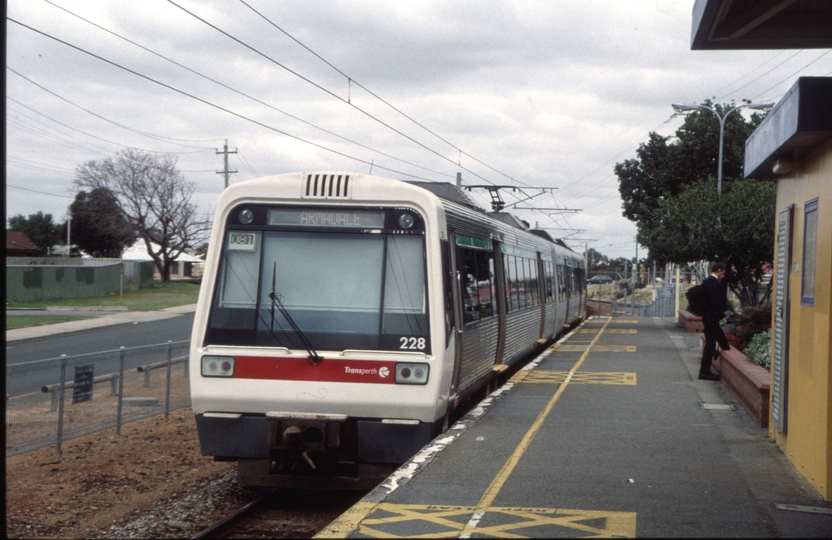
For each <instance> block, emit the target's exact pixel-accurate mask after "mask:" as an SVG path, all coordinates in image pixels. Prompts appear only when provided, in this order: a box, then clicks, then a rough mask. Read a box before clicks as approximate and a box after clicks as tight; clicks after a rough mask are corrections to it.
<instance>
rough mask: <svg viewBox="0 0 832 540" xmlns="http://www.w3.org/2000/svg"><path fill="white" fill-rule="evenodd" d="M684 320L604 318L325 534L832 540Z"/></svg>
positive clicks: (817, 506)
mask: <svg viewBox="0 0 832 540" xmlns="http://www.w3.org/2000/svg"><path fill="white" fill-rule="evenodd" d="M700 354H701V353H700V347H699V336H698V334H687V333H685V332H683V331H682V330H681V329H680V328H678V326H677V324H676V321H675V319H663V318H652V317H641V318H634V317H627V316H620V317H615V318H612V319H610V318H607V317H600V318H592V319H589V320H588V321H586V322H585V323H584V324H583V325H581V326H580V327H579V328H577V329H576V330H574V331H573V332H572V333H570V334H569V335H568V336H566V337H565V338H564V339H562V340H561V341H559V342H558V343H557V344H555V345H553V346H552V347H550V348H549V349H548V350H547V351H546V352H545V353H543V354H542V355H541V356H540V357H538V358H537V359H536V360H535V361H533V362H532V363H531V364H529V366H527V368H525V369H524V370H521V371H519V372H517V373H516V374H515V375H514V376H513V377H512V379H511V380H510V381H509V383H507V384H506V385H504V386H503V387H502V388H501V389H499V390H497V391H496V392H494V393H493V394H492V395H491V396H490V397H489V398H487V399H486V400H485V401H484V402H483V403H482V405H481V406H480V407H478V408H477V409H475V410H473V411H471V412H470V413H469V414H468V415H466V416H465V417H464V418H463V419H461V420H460V421H459V422H458V423H457V424H455V425H454V426H452V428H451V429H450V430H449V431H448V432H446V433H445V434H443V435H441V436H440V437H438V438H437V439H436V440H434V441H433V443H432V444H431V445H429V446H427V447H425V448H424V449H423V450H422V451H421V452H420V453H419V454H417V455H416V456H415V457H414V458H413V459H412V460H411V461H410V462H408V463H406V464H405V465H403V466H402V467H401V468H400V469H399V470H398V471H396V473H394V474H393V475H392V476H391V477H390V478H388V479H387V480H386V481H385V482H384V483H383V484H382V485H380V486H379V487H378V488H376V489H375V490H373V491H372V492H370V493H369V494H368V495H367V496H365V497H364V498H363V499H362V500H361V501H359V503H357V504H356V505H355V506H353V507H352V508H351V509H350V510H349V511H348V512H346V513H345V514H343V515H342V516H341V517H340V518H339V519H338V520H336V521H334V522H333V523H331V524H330V525H329V526H328V527H327V528H325V529H324V530H323V531H321V532H320V533H319V534H318V537H323V538H326V537H338V538H344V537H350V538H374V537H387V538H390V537H401V538H406V537H419V536H422V537H446V538H447V537H453V538H489V537H492V538H493V537H512V538H519V537H529V538H558V537H568V538H579V537H744V538H829V537H832V503H828V502H825V501H824V500H823V498H822V497H821V495H820V494H819V493H818V491H817V490H816V489H815V488H813V487H812V486H811V484H809V483H808V482H807V481H806V480H805V479H804V478H803V477H802V476H801V474H800V473H799V472H798V471H797V470H796V468H795V467H794V465H792V464H791V463H790V462H789V461H788V460H787V459H786V458H785V457H784V456H783V454H782V452H781V451H780V449H779V448H778V447H777V445H775V444H774V443H773V442H772V441H771V440H770V439H769V438H768V431H767V429H766V428H762V427H760V426H759V425H758V424H757V423H756V422H755V420H754V419H753V418H752V416H751V415H750V414H749V413H748V412H747V411H746V410H745V409H744V408H743V405H742V404H741V403H740V402H739V401H738V400H737V399H736V398H735V397H734V395H733V394H732V393H731V391H730V390H729V389H728V388H727V387H726V386H725V385H724V384H723V383H722V382H711V381H701V380H698V378H697V375H698V367H699V357H700Z"/></svg>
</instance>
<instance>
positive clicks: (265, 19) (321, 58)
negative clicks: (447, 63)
mask: <svg viewBox="0 0 832 540" xmlns="http://www.w3.org/2000/svg"><path fill="white" fill-rule="evenodd" d="M168 1H170V0H168ZM239 1H240V3H241V4H243V5H244V6H246V7H247V8H249V9H250V10H251V11H253V12H254V13H256V14H257V15H258V16H259V17H261V18H262V19H263V20H264V21H266V22H267V23H269V24H270V25H272V26H273V27H274V28H276V29H277V30H279V31H280V32H282V33H283V34H284V35H285V36H286V37H288V38H289V39H291V40H292V41H294V42H295V43H297V44H298V45H300V46H301V47H303V48H304V49H306V50H307V51H309V52H310V53H311V54H312V55H314V56H315V57H316V58H318V59H319V60H320V61H321V62H323V63H324V64H326V65H327V66H329V67H331V68H332V69H333V70H335V71H336V72H337V73H338V74H339V75H341V76H343V77H344V78H346V79H347V82H348V84H355V85H356V86H357V87H359V88H361V89H362V90H364V91H365V92H367V93H368V94H370V95H371V96H373V97H374V98H376V99H377V100H379V101H380V102H382V103H383V104H385V105H386V106H388V107H390V108H391V109H393V110H394V111H396V112H397V113H398V114H400V115H402V116H403V117H404V118H406V119H408V120H410V121H411V122H412V123H414V124H415V125H417V126H418V127H420V128H422V129H423V130H425V131H426V132H428V133H430V134H431V135H433V136H434V137H436V138H437V139H439V140H440V141H442V142H443V143H445V144H447V145H448V146H450V147H451V148H453V149H454V150H456V151H457V152H459V153H460V154H464V155H465V156H466V157H469V158H471V159H472V160H474V161H476V162H477V163H479V164H480V165H482V166H484V167H487V168H488V169H491V170H492V171H494V172H495V173H497V174H499V175H502V176H504V177H506V178H508V179H509V180H511V181H513V182H517V183H519V184H522V185H526V186H528V184H525V183H524V182H521V181H519V180H517V179H515V178H513V177H511V176H509V175H508V174H506V173H503V172H501V171H499V170H497V169H495V168H494V167H492V166H490V165H488V164H487V163H485V162H483V161H481V160H479V159H477V158H476V157H474V156H473V155H471V154H469V153H468V152H466V151H464V150H462V149H461V148H459V147H458V146H457V145H455V144H454V143H452V142H450V141H448V140H447V139H445V138H444V137H442V136H441V135H439V134H438V133H436V132H434V131H433V130H431V129H430V128H428V127H426V126H425V125H424V124H422V123H421V122H419V121H417V120H416V119H414V118H413V117H411V116H410V115H408V114H407V113H405V112H404V111H402V110H401V109H399V108H398V107H396V106H394V105H393V104H392V103H390V102H388V101H387V100H385V99H384V98H382V97H381V96H379V95H378V94H376V93H375V92H373V91H372V90H370V89H369V88H367V87H366V86H364V85H363V84H361V83H359V82H358V81H356V80H355V79H354V78H352V77H351V76H349V75H347V74H346V73H344V72H343V71H341V70H340V69H339V68H338V67H336V66H335V65H334V64H332V63H331V62H329V61H328V60H326V59H325V58H324V57H323V56H321V55H320V54H318V53H316V52H315V51H313V50H312V49H311V48H309V47H308V46H306V45H305V44H304V43H303V42H302V41H300V40H299V39H297V38H296V37H294V36H293V35H291V34H290V33H289V32H287V31H286V30H284V29H283V28H281V27H280V26H278V25H277V24H275V23H274V22H273V21H272V20H270V19H269V18H268V17H266V16H265V15H263V14H262V13H260V12H259V11H257V10H256V9H254V8H253V7H251V6H250V5H249V4H247V3H246V2H245V0H239ZM171 3H173V2H171ZM348 102H349V103H350V105H352V103H351V102H350V100H348ZM353 106H354V105H353ZM469 172H470V171H469Z"/></svg>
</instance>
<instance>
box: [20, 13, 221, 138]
mask: <svg viewBox="0 0 832 540" xmlns="http://www.w3.org/2000/svg"><path fill="white" fill-rule="evenodd" d="M7 20H9V21H11V22H13V23H16V24H19V25H20V26H23V27H24V28H28V29H29V30H32V31H33V32H37V33H38V34H41V35H42V36H45V37H48V38H50V39H53V40H55V41H57V42H58V43H62V44H64V45H66V46H68V47H71V48H73V49H76V50H78V51H81V52H83V53H86V54H89V55H90V56H93V57H95V58H98V59H99V60H103V61H104V62H107V63H108V64H112V65H114V66H116V67H121V66H118V65H117V64H114V63H113V62H110V61H109V60H105V59H104V58H101V57H99V56H96V55H94V54H92V53H90V52H88V51H85V50H83V49H81V48H80V47H76V46H75V45H72V44H70V43H67V42H65V41H62V40H60V39H58V38H56V37H54V36H50V35H49V34H46V33H44V32H41V31H40V30H36V29H35V28H32V27H31V26H27V25H25V24H23V23H20V22H18V21H16V20H14V19H12V18H10V17H7ZM6 69H7V70H9V71H11V72H12V73H14V74H15V75H17V76H18V77H20V78H22V79H25V80H27V81H29V82H30V83H31V84H33V85H35V86H37V87H38V88H40V89H41V90H43V91H44V92H47V93H49V94H52V95H53V96H55V97H56V98H58V99H60V100H61V101H64V102H66V103H69V104H70V105H72V106H73V107H76V108H78V109H81V110H82V111H84V112H85V113H87V114H91V115H92V116H95V117H96V118H99V119H101V120H104V121H105V122H107V123H109V124H113V125H114V126H117V127H120V128H122V129H126V130H128V131H132V132H133V133H136V134H138V135H143V136H145V137H150V138H151V139H156V140H157V141H161V142H165V143H169V144H176V145H179V146H185V147H188V148H199V149H200V151H205V150H213V148H205V147H201V146H190V145H187V144H181V143H179V142H176V139H171V138H168V137H162V136H160V135H154V134H152V133H147V132H144V131H140V130H138V129H135V128H132V127H130V126H126V125H124V124H120V123H119V122H116V121H114V120H110V119H109V118H106V117H104V116H101V115H100V114H98V113H95V112H93V111H91V110H89V109H86V108H84V107H82V106H80V105H78V104H77V103H75V102H73V101H70V100H69V99H67V98H65V97H63V96H61V95H60V94H58V93H56V92H53V91H52V90H50V89H48V88H46V87H45V86H43V85H41V84H38V83H36V82H35V81H33V80H32V79H30V78H29V77H27V76H25V75H23V74H22V73H20V72H18V71H15V70H14V69H12V68H10V67H9V66H6ZM122 69H125V70H127V71H130V70H128V69H127V68H122ZM154 82H155V81H154ZM160 84H161V83H160Z"/></svg>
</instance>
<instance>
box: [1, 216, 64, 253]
mask: <svg viewBox="0 0 832 540" xmlns="http://www.w3.org/2000/svg"><path fill="white" fill-rule="evenodd" d="M64 227H65V226H64V225H63V224H60V225H58V224H56V223H54V222H53V221H52V214H44V213H43V212H38V213H37V214H29V216H28V217H25V216H23V215H22V214H18V215H16V216H13V217H10V218H9V230H10V231H16V232H22V233H23V234H25V235H26V236H28V237H29V240H31V241H32V242H34V243H35V244H37V245H38V247H39V248H41V249H43V250H44V251H46V249H47V248H51V247H52V246H54V245H55V244H60V243H61V242H62V241H63V237H64Z"/></svg>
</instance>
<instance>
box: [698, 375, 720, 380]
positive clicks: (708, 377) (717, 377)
mask: <svg viewBox="0 0 832 540" xmlns="http://www.w3.org/2000/svg"><path fill="white" fill-rule="evenodd" d="M699 378H700V379H702V380H703V381H718V380H719V375H717V374H716V373H700V374H699Z"/></svg>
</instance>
